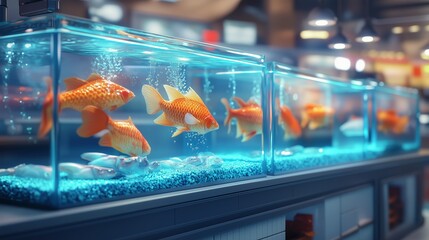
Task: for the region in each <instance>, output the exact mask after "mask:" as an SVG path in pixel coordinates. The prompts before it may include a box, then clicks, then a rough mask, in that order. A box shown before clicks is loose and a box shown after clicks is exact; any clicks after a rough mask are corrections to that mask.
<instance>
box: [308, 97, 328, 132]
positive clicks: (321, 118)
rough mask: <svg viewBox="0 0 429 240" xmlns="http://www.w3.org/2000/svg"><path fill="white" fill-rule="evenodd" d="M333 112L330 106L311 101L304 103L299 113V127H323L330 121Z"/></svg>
mask: <svg viewBox="0 0 429 240" xmlns="http://www.w3.org/2000/svg"><path fill="white" fill-rule="evenodd" d="M334 112H335V111H334V109H332V108H330V107H325V106H322V105H319V104H312V103H309V104H306V105H305V107H304V110H303V112H302V114H301V116H302V121H301V127H303V128H304V127H306V126H307V125H308V128H309V129H310V130H314V129H317V128H320V127H324V126H326V125H328V124H329V123H330V122H331V121H332V116H333V115H334Z"/></svg>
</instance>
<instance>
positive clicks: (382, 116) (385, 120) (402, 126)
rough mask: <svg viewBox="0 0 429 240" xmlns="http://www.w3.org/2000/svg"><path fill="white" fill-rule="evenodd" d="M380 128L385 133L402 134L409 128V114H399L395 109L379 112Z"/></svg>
mask: <svg viewBox="0 0 429 240" xmlns="http://www.w3.org/2000/svg"><path fill="white" fill-rule="evenodd" d="M377 121H378V130H379V131H380V132H383V133H394V134H401V133H404V132H405V131H406V130H407V126H408V123H409V118H408V116H402V117H401V116H399V115H398V114H397V113H396V111H395V110H391V109H390V110H380V111H378V112H377Z"/></svg>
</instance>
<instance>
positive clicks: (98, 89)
mask: <svg viewBox="0 0 429 240" xmlns="http://www.w3.org/2000/svg"><path fill="white" fill-rule="evenodd" d="M0 31H1V32H2V36H1V37H0V46H1V49H2V53H1V59H0V61H1V71H2V72H1V73H2V74H1V76H0V87H1V92H0V94H1V100H2V101H1V112H0V116H1V121H0V134H1V136H0V139H1V140H0V148H1V149H2V150H1V153H0V154H1V161H0V198H1V199H4V200H10V201H15V202H21V203H23V204H33V205H41V206H48V207H68V206H74V205H82V204H86V203H92V202H98V201H107V200H111V199H115V198H124V197H132V196H142V195H145V194H154V193H161V192H166V191H172V190H179V189H185V188H193V187H198V186H206V185H211V184H216V183H224V182H231V181H237V180H243V179H249V178H256V177H262V176H264V175H265V173H266V167H265V166H266V165H265V163H264V157H263V141H262V138H263V134H262V121H263V116H264V115H265V116H267V111H268V108H267V107H266V105H267V104H268V103H267V101H266V100H265V99H266V94H267V92H268V91H267V90H266V89H263V86H264V84H263V81H264V80H265V76H264V74H265V72H264V68H265V67H264V58H263V57H262V56H260V55H255V54H249V53H245V52H241V51H237V50H233V49H229V48H221V47H218V46H213V45H206V44H202V43H197V42H191V41H186V40H180V39H175V38H169V37H163V36H158V35H152V34H147V33H141V32H138V31H136V30H131V29H127V28H123V27H116V26H112V25H107V24H99V23H93V22H90V21H87V20H83V19H77V18H71V17H67V16H63V15H45V16H43V17H36V18H29V19H25V20H24V21H20V22H17V23H10V24H6V25H2V26H1V27H0Z"/></svg>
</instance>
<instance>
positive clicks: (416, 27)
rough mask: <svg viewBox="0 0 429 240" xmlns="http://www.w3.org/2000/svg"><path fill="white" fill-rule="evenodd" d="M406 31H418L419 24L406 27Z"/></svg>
mask: <svg viewBox="0 0 429 240" xmlns="http://www.w3.org/2000/svg"><path fill="white" fill-rule="evenodd" d="M408 31H410V32H412V33H416V32H419V31H420V26H419V25H412V26H409V27H408Z"/></svg>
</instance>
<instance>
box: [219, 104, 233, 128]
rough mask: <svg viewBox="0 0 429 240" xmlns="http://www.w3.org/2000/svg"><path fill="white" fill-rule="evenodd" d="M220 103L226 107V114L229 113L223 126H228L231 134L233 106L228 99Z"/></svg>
mask: <svg viewBox="0 0 429 240" xmlns="http://www.w3.org/2000/svg"><path fill="white" fill-rule="evenodd" d="M220 101H221V102H222V104H223V105H224V106H225V108H226V113H227V115H226V118H225V121H224V122H223V125H224V126H226V125H228V133H230V132H231V120H232V116H231V106H230V105H229V102H228V100H227V99H226V98H222V99H221V100H220Z"/></svg>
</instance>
